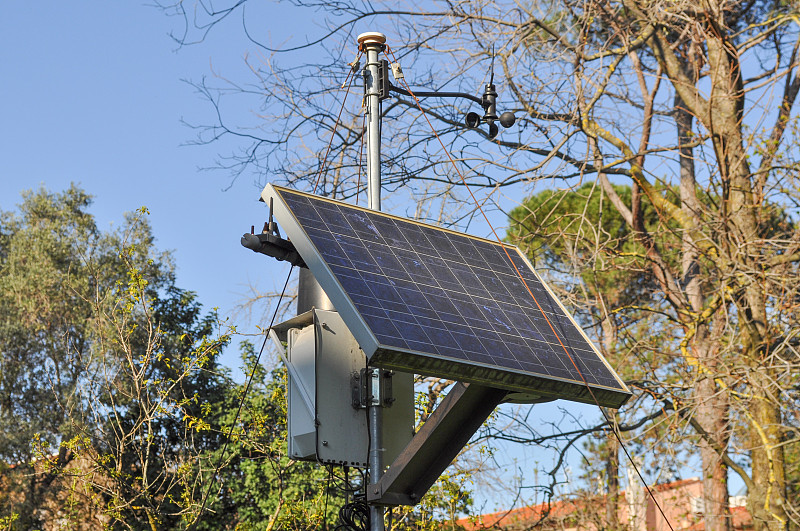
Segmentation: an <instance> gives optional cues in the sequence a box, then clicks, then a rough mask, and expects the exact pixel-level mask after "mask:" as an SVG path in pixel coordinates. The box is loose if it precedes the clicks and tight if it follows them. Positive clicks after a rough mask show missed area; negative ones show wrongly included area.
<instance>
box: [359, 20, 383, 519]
mask: <svg viewBox="0 0 800 531" xmlns="http://www.w3.org/2000/svg"><path fill="white" fill-rule="evenodd" d="M385 43H386V35H384V34H382V33H377V32H367V33H362V34H361V35H359V36H358V46H359V50H361V51H362V52H364V53H365V54H366V56H367V64H366V66H365V68H364V99H365V106H364V107H365V109H364V110H365V112H366V114H367V120H366V124H367V131H366V133H367V197H368V202H369V208H370V209H372V210H380V209H381V103H380V96H381V87H380V78H381V76H380V73H379V69H380V67H381V64H380V61H379V60H378V54H379V53H380V52H382V51H383V49H384V47H385V46H384V44H385ZM369 374H370V381H371V383H372V384H373V385H371V386H370V397H369V403H368V407H367V415H368V419H369V436H370V445H369V483H370V485H376V484H377V483H378V482H379V481H380V479H381V476H382V475H383V452H384V448H383V436H382V433H383V429H382V428H383V409H382V408H383V404H382V403H383V401H382V400H381V396H380V380H381V376H380V370H379V369H378V368H376V367H372V368H371V369H370V373H369ZM384 529H385V527H384V523H383V508H382V507H381V506H379V505H372V506H371V507H370V531H384Z"/></svg>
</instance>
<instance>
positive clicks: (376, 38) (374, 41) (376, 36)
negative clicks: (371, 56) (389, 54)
mask: <svg viewBox="0 0 800 531" xmlns="http://www.w3.org/2000/svg"><path fill="white" fill-rule="evenodd" d="M356 40H357V41H358V49H359V50H360V51H362V52H364V51H366V50H365V49H364V48H365V46H367V45H377V46H380V48H379V50H383V48H384V46H383V45H384V44H386V35H384V34H383V33H379V32H377V31H367V32H366V33H362V34H361V35H359V36H358V37H357V38H356Z"/></svg>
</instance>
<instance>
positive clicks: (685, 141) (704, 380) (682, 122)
mask: <svg viewBox="0 0 800 531" xmlns="http://www.w3.org/2000/svg"><path fill="white" fill-rule="evenodd" d="M675 122H676V125H677V128H678V141H679V144H680V146H681V147H680V176H681V184H680V193H681V208H682V209H683V211H684V212H685V213H686V214H687V215H688V216H692V217H694V218H699V217H700V212H701V210H700V209H701V205H700V202H699V201H698V199H697V183H696V180H695V173H694V170H695V168H694V153H693V149H692V148H691V147H690V146H689V143H690V142H691V139H692V114H691V113H690V112H689V110H688V109H687V108H686V105H684V103H683V100H681V98H680V96H679V95H677V94H676V95H675ZM699 256H700V254H699V250H698V248H697V244H696V243H695V242H694V241H693V240H692V237H691V236H690V235H689V233H688V231H687V232H684V234H683V242H682V256H681V267H682V270H683V271H682V272H683V285H684V286H685V288H684V289H685V290H686V298H687V299H688V301H689V304H690V306H691V309H692V311H693V312H694V313H695V314H698V313H700V312H702V311H703V309H704V306H705V302H706V300H705V299H706V297H705V296H704V294H703V286H702V285H701V283H700V262H699ZM696 326H697V331H696V333H695V337H694V340H693V342H692V344H691V345H690V347H689V348H690V349H691V352H692V355H693V356H694V357H695V359H697V360H698V362H699V364H700V367H701V368H700V369H698V376H699V381H698V382H697V384H696V386H695V390H694V400H695V404H696V408H697V413H696V418H697V421H698V422H699V423H700V425H701V426H702V427H703V430H705V432H706V433H709V434H711V435H712V436H713V437H715V439H716V440H715V441H714V443H713V444H712V443H710V442H709V441H707V440H706V439H704V438H702V437H701V438H700V457H701V460H702V468H703V519H704V522H705V529H706V531H728V529H730V510H729V507H728V481H727V479H728V470H727V467H726V466H725V463H724V462H723V461H722V458H721V456H720V455H719V453H718V452H717V451H716V450H714V447H715V446H716V447H718V448H725V447H727V431H728V430H727V418H728V404H727V400H726V397H725V396H724V395H723V394H722V393H720V392H719V391H720V390H719V389H718V388H717V385H716V383H715V382H714V379H713V378H712V377H711V375H710V374H709V373H711V374H716V365H717V360H716V359H715V358H716V356H712V355H711V350H712V344H713V341H712V340H711V338H710V337H709V329H710V328H709V326H708V324H706V323H700V324H697V325H696Z"/></svg>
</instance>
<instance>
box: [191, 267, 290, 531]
mask: <svg viewBox="0 0 800 531" xmlns="http://www.w3.org/2000/svg"><path fill="white" fill-rule="evenodd" d="M293 271H294V265H292V267H290V268H289V274H288V275H287V276H286V282H285V283H284V284H283V290H282V291H281V296H280V297H278V304H276V305H275V313H273V314H272V319H271V320H270V322H269V327H268V328H267V330H266V332H265V334H264V342H263V343H261V350H259V351H258V356H256V362H255V364H254V365H253V370H252V371H251V372H250V376H249V377H248V378H247V385H245V388H244V393H242V399H241V400H240V401H239V408H238V409H237V410H236V416H235V417H234V418H233V422H231V428H230V430H228V437H227V438H226V439H225V444H224V445H223V446H222V453H221V454H220V456H219V461H218V462H217V466H216V468H215V469H214V475H213V476H212V477H211V481H210V482H209V483H208V488H206V493H205V494H204V495H203V503H201V504H200V511H199V512H198V513H197V519H196V520H195V521H194V522H192V524H191V525H190V526H189V528H188V529H189V531H193V530H194V529H196V528H197V524H198V523H200V518H201V517H202V516H203V511H204V510H205V508H206V503H207V502H208V495H209V494H211V487H213V486H214V481H215V478H216V477H217V474H219V471H220V469H221V468H222V463H223V462H224V460H225V452H226V451H227V450H228V443H230V441H231V436H232V435H233V429H234V428H235V427H236V423H237V422H238V421H239V415H241V413H242V408H243V407H244V399H245V398H246V397H247V393H248V391H250V386H251V385H252V383H253V377H255V374H256V370H255V368H256V367H257V366H258V364H259V362H260V361H261V354H263V353H264V347H266V346H267V340H268V339H269V332H270V330H272V326H273V325H274V324H275V318H276V317H277V316H278V311H279V310H280V308H281V301H282V300H283V296H284V295H285V294H286V288H287V287H288V286H289V279H290V278H291V277H292V272H293Z"/></svg>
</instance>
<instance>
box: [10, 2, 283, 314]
mask: <svg viewBox="0 0 800 531" xmlns="http://www.w3.org/2000/svg"><path fill="white" fill-rule="evenodd" d="M282 19H283V20H284V22H285V21H287V20H288V21H291V20H292V18H291V17H282ZM276 26H278V28H279V29H281V30H282V31H283V32H284V33H283V34H279V35H277V36H276V37H277V38H285V37H286V36H288V35H290V33H289V32H290V31H291V24H285V23H284V24H281V25H276ZM180 28H181V25H180V20H179V19H177V18H176V17H167V16H165V14H164V13H162V12H161V11H159V10H157V9H155V8H153V7H149V6H146V5H144V4H139V3H136V2H108V1H106V2H101V1H99V0H82V1H79V2H63V1H42V2H35V3H32V2H22V1H16V0H15V1H12V2H11V3H10V4H9V3H6V4H5V6H4V14H3V17H1V18H0V65H2V79H3V82H2V83H1V84H0V102H1V103H0V113H1V114H0V116H1V117H2V124H3V127H2V130H0V208H2V209H4V210H8V209H11V208H13V206H14V205H16V204H17V203H18V202H19V198H20V192H21V191H22V190H25V189H30V188H37V187H39V186H40V185H44V186H45V187H47V188H48V189H50V190H54V191H58V190H63V189H65V188H66V187H68V186H69V184H70V182H73V181H74V182H76V183H79V184H80V185H81V186H82V187H83V188H85V189H86V190H87V191H88V192H90V193H91V194H93V195H94V196H95V204H94V206H93V208H92V212H93V213H94V214H95V215H96V216H97V219H98V222H99V224H100V226H101V227H108V226H109V224H111V223H117V224H118V223H120V221H121V220H122V214H123V212H126V211H132V210H135V209H137V208H139V207H140V206H147V207H148V208H149V210H150V212H151V216H150V219H151V222H152V224H153V229H154V234H155V236H156V238H157V242H156V243H157V245H158V246H159V248H161V249H170V250H172V251H173V253H174V257H175V261H176V264H177V273H178V282H179V285H180V286H181V287H183V288H187V289H191V290H194V291H196V292H197V293H198V294H199V297H200V300H201V302H202V303H203V304H204V306H205V307H206V308H211V307H215V306H216V307H219V308H220V310H221V311H222V313H223V314H226V313H228V312H230V310H231V309H232V308H233V306H234V305H235V304H236V303H237V301H239V300H240V299H241V298H242V295H243V294H244V293H246V292H247V289H246V287H245V286H246V284H248V283H249V282H253V283H257V284H258V285H259V286H260V287H262V288H263V289H271V288H273V287H274V285H275V284H278V283H282V281H283V280H285V276H283V275H285V273H281V272H282V271H283V268H281V267H279V266H278V264H277V263H275V262H274V261H271V260H269V259H268V258H266V257H261V256H259V255H256V254H254V253H252V252H250V251H247V250H246V249H244V248H243V247H241V246H240V244H239V238H240V236H241V234H242V233H243V232H245V231H247V230H248V229H249V227H250V225H252V224H255V225H259V224H260V223H262V222H263V221H264V219H265V215H266V213H265V207H264V205H263V203H260V202H258V196H259V192H260V190H259V188H258V187H256V186H255V184H254V181H253V179H251V178H250V179H248V178H247V177H244V178H242V179H241V180H240V181H237V182H236V183H234V185H233V186H232V187H231V188H230V189H229V190H227V191H223V189H224V188H226V187H228V185H229V184H230V181H229V179H228V177H227V176H226V175H224V174H221V173H219V172H214V171H210V172H209V171H201V170H200V169H199V168H202V167H208V166H210V165H211V164H212V163H213V159H214V156H215V153H216V151H215V150H216V149H217V147H216V146H203V147H198V146H188V145H185V144H186V143H187V142H188V141H190V140H191V139H192V137H193V132H192V131H191V130H190V129H189V128H188V127H186V126H185V125H183V124H182V123H181V121H182V120H186V121H189V122H203V121H204V120H208V116H209V114H208V113H209V111H210V107H209V106H208V104H207V103H206V102H204V101H203V100H201V99H200V98H199V97H198V96H197V95H196V94H195V93H194V92H193V89H192V87H191V86H190V85H189V84H187V83H186V82H185V81H183V80H186V79H197V78H199V77H200V76H202V75H207V74H208V73H209V72H210V70H211V67H212V65H214V67H215V68H223V67H230V68H231V69H236V68H241V67H242V57H243V55H244V54H245V52H246V51H247V45H246V43H245V42H243V41H242V39H241V35H240V34H241V32H240V31H234V30H235V29H237V28H233V27H230V28H229V29H230V31H228V30H227V28H225V27H224V26H223V27H221V28H219V29H220V31H218V32H213V33H212V34H211V36H210V38H209V40H208V41H207V42H204V43H201V44H199V45H196V46H190V47H184V48H180V49H178V46H177V45H176V43H175V42H174V41H173V40H172V39H171V38H170V36H169V33H170V31H173V30H180ZM273 277H276V278H275V279H274V281H273ZM277 277H282V278H280V279H278V278H277ZM251 328H252V327H251Z"/></svg>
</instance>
